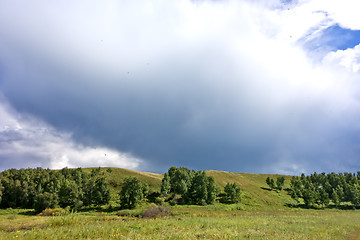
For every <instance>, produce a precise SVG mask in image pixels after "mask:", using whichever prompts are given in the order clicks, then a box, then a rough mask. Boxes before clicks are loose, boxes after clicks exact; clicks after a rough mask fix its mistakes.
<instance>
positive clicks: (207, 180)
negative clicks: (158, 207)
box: [161, 167, 241, 205]
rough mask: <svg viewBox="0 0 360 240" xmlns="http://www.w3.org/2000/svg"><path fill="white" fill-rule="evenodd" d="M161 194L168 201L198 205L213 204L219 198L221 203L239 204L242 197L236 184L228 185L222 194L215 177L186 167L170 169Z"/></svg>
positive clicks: (165, 176)
mask: <svg viewBox="0 0 360 240" xmlns="http://www.w3.org/2000/svg"><path fill="white" fill-rule="evenodd" d="M161 193H162V194H163V195H164V196H165V198H166V199H167V201H170V202H174V203H184V204H197V205H205V204H213V203H214V202H215V200H216V198H217V197H219V201H220V202H224V203H237V202H239V201H240V197H241V191H240V188H239V187H238V186H237V185H236V183H227V184H226V186H225V187H224V192H223V193H221V190H220V188H219V187H218V186H217V185H216V184H215V179H214V178H213V177H211V176H207V175H206V173H205V172H204V171H194V170H190V169H188V168H184V167H179V168H177V167H171V168H169V170H168V172H167V173H165V174H164V178H163V180H162V184H161ZM177 196H179V198H177Z"/></svg>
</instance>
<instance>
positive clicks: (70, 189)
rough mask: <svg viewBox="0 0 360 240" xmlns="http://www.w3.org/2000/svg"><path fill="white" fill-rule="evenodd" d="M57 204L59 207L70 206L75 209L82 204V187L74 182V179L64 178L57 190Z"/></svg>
mask: <svg viewBox="0 0 360 240" xmlns="http://www.w3.org/2000/svg"><path fill="white" fill-rule="evenodd" d="M58 195H59V205H60V206H61V207H67V206H70V207H72V208H74V209H77V208H79V207H81V206H82V205H83V202H82V201H81V199H82V189H80V188H79V186H78V185H77V184H76V182H75V181H72V180H69V179H64V180H63V181H62V183H61V186H60V190H59V193H58Z"/></svg>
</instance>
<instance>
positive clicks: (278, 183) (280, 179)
mask: <svg viewBox="0 0 360 240" xmlns="http://www.w3.org/2000/svg"><path fill="white" fill-rule="evenodd" d="M284 183H285V178H284V177H278V178H276V188H277V189H278V190H280V191H281V190H282V189H283V188H284Z"/></svg>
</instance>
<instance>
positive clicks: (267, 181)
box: [266, 177, 275, 189]
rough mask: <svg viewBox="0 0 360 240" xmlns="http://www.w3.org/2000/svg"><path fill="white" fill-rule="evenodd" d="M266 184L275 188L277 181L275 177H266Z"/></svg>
mask: <svg viewBox="0 0 360 240" xmlns="http://www.w3.org/2000/svg"><path fill="white" fill-rule="evenodd" d="M266 184H267V185H268V186H269V187H270V188H271V189H275V182H274V179H272V178H270V177H267V178H266Z"/></svg>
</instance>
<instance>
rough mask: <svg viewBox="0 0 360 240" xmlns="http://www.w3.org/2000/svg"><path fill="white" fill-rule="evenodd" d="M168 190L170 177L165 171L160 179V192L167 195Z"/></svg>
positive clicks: (169, 188)
mask: <svg viewBox="0 0 360 240" xmlns="http://www.w3.org/2000/svg"><path fill="white" fill-rule="evenodd" d="M170 190H171V184H170V177H169V174H168V173H165V174H164V178H163V179H162V181H161V193H162V194H163V195H164V196H167V194H168V193H169V192H170Z"/></svg>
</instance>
